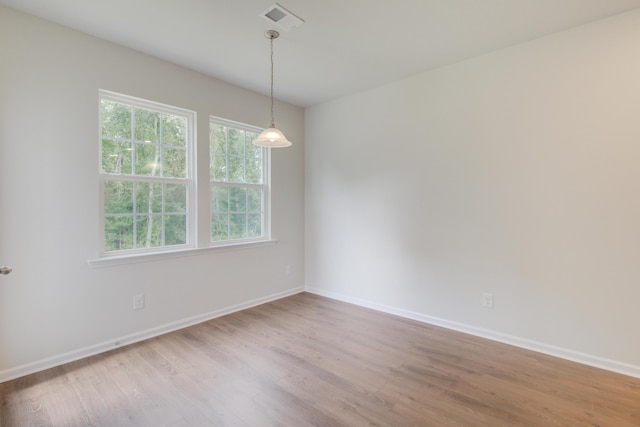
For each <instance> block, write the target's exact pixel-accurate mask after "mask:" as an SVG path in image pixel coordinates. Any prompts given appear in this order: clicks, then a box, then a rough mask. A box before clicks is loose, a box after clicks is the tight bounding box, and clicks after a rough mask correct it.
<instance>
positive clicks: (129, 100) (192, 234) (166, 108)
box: [98, 90, 197, 258]
mask: <svg viewBox="0 0 640 427" xmlns="http://www.w3.org/2000/svg"><path fill="white" fill-rule="evenodd" d="M102 100H106V101H112V102H118V103H121V104H125V105H129V106H132V107H136V108H143V109H148V110H153V111H159V112H163V113H168V114H173V115H177V116H181V117H185V118H186V119H187V127H186V169H187V172H186V177H185V178H166V177H148V176H142V175H123V174H112V173H106V172H104V171H103V170H102V113H101V110H99V111H100V112H99V116H100V125H99V141H98V143H99V145H98V146H99V156H98V170H99V186H100V197H99V199H100V202H99V210H100V215H99V218H100V219H99V239H100V251H99V252H100V255H99V256H100V258H122V257H130V256H136V255H146V254H156V253H166V252H175V251H180V250H185V249H192V248H196V247H197V239H196V223H197V217H196V212H197V203H196V194H197V189H196V185H197V183H196V179H195V176H196V173H195V165H196V155H197V153H196V151H195V147H196V143H195V139H196V118H197V117H196V113H195V112H194V111H191V110H187V109H183V108H178V107H174V106H170V105H166V104H161V103H158V102H154V101H148V100H145V99H141V98H136V97H133V96H129V95H123V94H119V93H116V92H110V91H106V90H100V91H99V101H98V105H99V106H100V105H101V104H102ZM131 126H132V127H133V123H132V124H131ZM107 180H122V181H127V182H145V183H146V182H156V183H179V184H185V185H186V187H187V194H186V196H187V206H186V211H187V212H186V243H185V244H182V245H169V246H160V247H153V248H146V247H145V248H136V249H124V250H119V251H107V250H106V247H105V243H106V241H105V237H106V236H105V223H106V221H105V218H106V213H105V203H104V199H105V182H106V181H107Z"/></svg>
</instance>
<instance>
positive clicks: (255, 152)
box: [244, 132, 262, 157]
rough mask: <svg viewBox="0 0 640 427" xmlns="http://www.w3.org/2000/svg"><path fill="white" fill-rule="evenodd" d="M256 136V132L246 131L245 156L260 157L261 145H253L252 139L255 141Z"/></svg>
mask: <svg viewBox="0 0 640 427" xmlns="http://www.w3.org/2000/svg"><path fill="white" fill-rule="evenodd" d="M257 137H258V134H257V133H254V132H247V133H246V136H245V145H244V149H245V156H246V157H262V147H256V146H255V145H253V141H255V140H256V138H257Z"/></svg>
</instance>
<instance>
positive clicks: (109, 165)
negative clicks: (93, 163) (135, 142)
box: [102, 139, 131, 174]
mask: <svg viewBox="0 0 640 427" xmlns="http://www.w3.org/2000/svg"><path fill="white" fill-rule="evenodd" d="M102 171H103V172H104V173H112V174H131V143H130V142H121V141H114V140H112V139H103V140H102Z"/></svg>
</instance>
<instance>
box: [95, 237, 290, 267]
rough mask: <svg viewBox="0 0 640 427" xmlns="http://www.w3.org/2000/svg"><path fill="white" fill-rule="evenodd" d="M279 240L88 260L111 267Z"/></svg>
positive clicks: (234, 248) (239, 248)
mask: <svg viewBox="0 0 640 427" xmlns="http://www.w3.org/2000/svg"><path fill="white" fill-rule="evenodd" d="M277 242H278V241H277V240H261V241H259V242H244V243H230V244H228V245H217V246H210V247H207V248H190V249H180V250H174V251H166V252H155V253H148V254H134V255H126V256H112V257H105V258H97V259H90V260H89V261H87V264H89V267H90V268H102V267H110V266H113V265H124V264H136V263H140V262H149V261H158V260H163V259H170V258H180V257H188V256H193V255H201V254H206V253H214V252H227V251H237V250H241V249H250V248H259V247H262V246H273V245H275V244H276V243H277Z"/></svg>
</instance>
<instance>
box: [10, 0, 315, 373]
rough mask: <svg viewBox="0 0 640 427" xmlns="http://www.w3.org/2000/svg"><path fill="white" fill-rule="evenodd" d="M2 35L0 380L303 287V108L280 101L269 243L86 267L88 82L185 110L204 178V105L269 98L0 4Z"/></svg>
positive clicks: (93, 150)
mask: <svg viewBox="0 0 640 427" xmlns="http://www.w3.org/2000/svg"><path fill="white" fill-rule="evenodd" d="M0 40H2V42H1V43H0V206H1V208H0V264H3V265H5V264H6V265H11V266H13V268H14V272H13V273H12V274H11V275H9V276H6V277H0V381H2V380H3V379H8V378H11V377H15V376H18V375H22V374H24V373H27V372H31V371H33V370H36V369H41V368H43V367H46V366H48V365H53V364H57V363H61V362H63V361H66V360H68V359H70V358H75V357H79V356H82V355H83V354H86V353H90V352H95V351H101V350H104V349H106V348H111V346H113V345H114V342H115V341H116V340H120V341H121V342H123V343H126V342H129V341H131V340H135V339H140V338H143V337H144V336H147V335H149V334H154V333H158V332H160V331H162V330H165V329H167V328H170V327H174V326H179V325H181V324H182V323H181V322H185V321H189V320H191V321H193V320H198V319H202V318H206V317H207V316H209V315H212V314H216V313H221V312H224V311H226V310H231V309H234V308H238V307H242V306H245V305H247V304H251V303H254V302H257V301H262V300H265V299H269V298H273V297H277V296H282V295H286V294H288V293H292V292H296V291H299V290H300V289H301V288H302V286H303V285H304V258H303V252H304V238H303V236H304V225H303V224H304V213H303V210H304V199H303V191H304V165H303V161H304V154H303V153H304V150H303V139H304V115H303V111H302V109H300V108H297V107H293V106H291V105H287V104H284V103H277V105H276V109H277V115H278V124H279V125H280V126H281V127H282V128H283V130H284V131H285V132H286V134H287V136H288V137H289V138H290V139H291V140H292V141H294V147H292V148H290V149H286V150H275V151H274V152H273V153H272V171H273V172H272V185H273V197H272V213H273V215H272V216H273V226H272V229H273V235H274V237H275V238H276V239H278V243H277V244H275V245H273V246H267V247H260V248H253V249H245V250H238V251H231V252H221V253H208V254H198V255H194V256H189V257H184V258H174V259H168V260H162V261H152V262H145V263H139V264H130V265H120V266H110V267H104V268H90V267H89V266H88V264H87V261H88V260H90V259H93V258H96V257H97V256H98V214H99V212H98V197H99V194H98V174H97V172H98V141H99V140H98V89H107V90H111V91H115V92H120V93H125V94H129V95H133V96H137V97H141V98H145V99H150V100H154V101H158V102H162V103H166V104H170V105H175V106H178V107H183V108H187V109H191V110H195V111H196V112H197V114H198V141H199V153H198V154H199V160H198V171H199V172H198V173H199V174H200V176H201V178H204V179H206V174H207V172H208V169H207V168H208V157H207V156H208V151H207V144H208V116H209V115H216V116H221V117H224V118H227V119H231V120H236V121H240V122H244V123H249V124H253V125H257V126H265V125H267V124H268V111H269V110H268V108H269V100H268V97H264V96H262V95H259V94H256V93H253V92H250V91H247V90H244V89H241V88H238V87H235V86H232V85H230V84H227V83H224V82H221V81H218V80H215V79H212V78H209V77H206V76H204V75H202V74H198V73H195V72H192V71H189V70H186V69H183V68H180V67H178V66H175V65H172V64H169V63H167V62H163V61H160V60H158V59H154V58H152V57H149V56H146V55H143V54H140V53H137V52H135V51H132V50H129V49H125V48H123V47H120V46H117V45H114V44H110V43H107V42H104V41H101V40H98V39H95V38H92V37H89V36H86V35H83V34H80V33H78V32H75V31H71V30H69V29H66V28H63V27H60V26H57V25H54V24H51V23H47V22H45V21H42V20H39V19H36V18H33V17H30V16H28V15H24V14H22V13H18V12H15V11H13V10H11V9H7V8H5V7H1V6H0ZM203 182H206V181H203ZM206 192H207V189H206V188H205V187H204V186H203V187H201V188H200V195H201V196H202V195H204V196H205V197H206ZM286 265H291V274H289V275H287V274H285V266H286ZM139 293H144V294H145V295H146V308H145V309H144V310H141V311H135V312H134V311H133V310H132V298H133V295H135V294H139ZM185 319H186V320H185ZM172 322H177V323H172Z"/></svg>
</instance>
